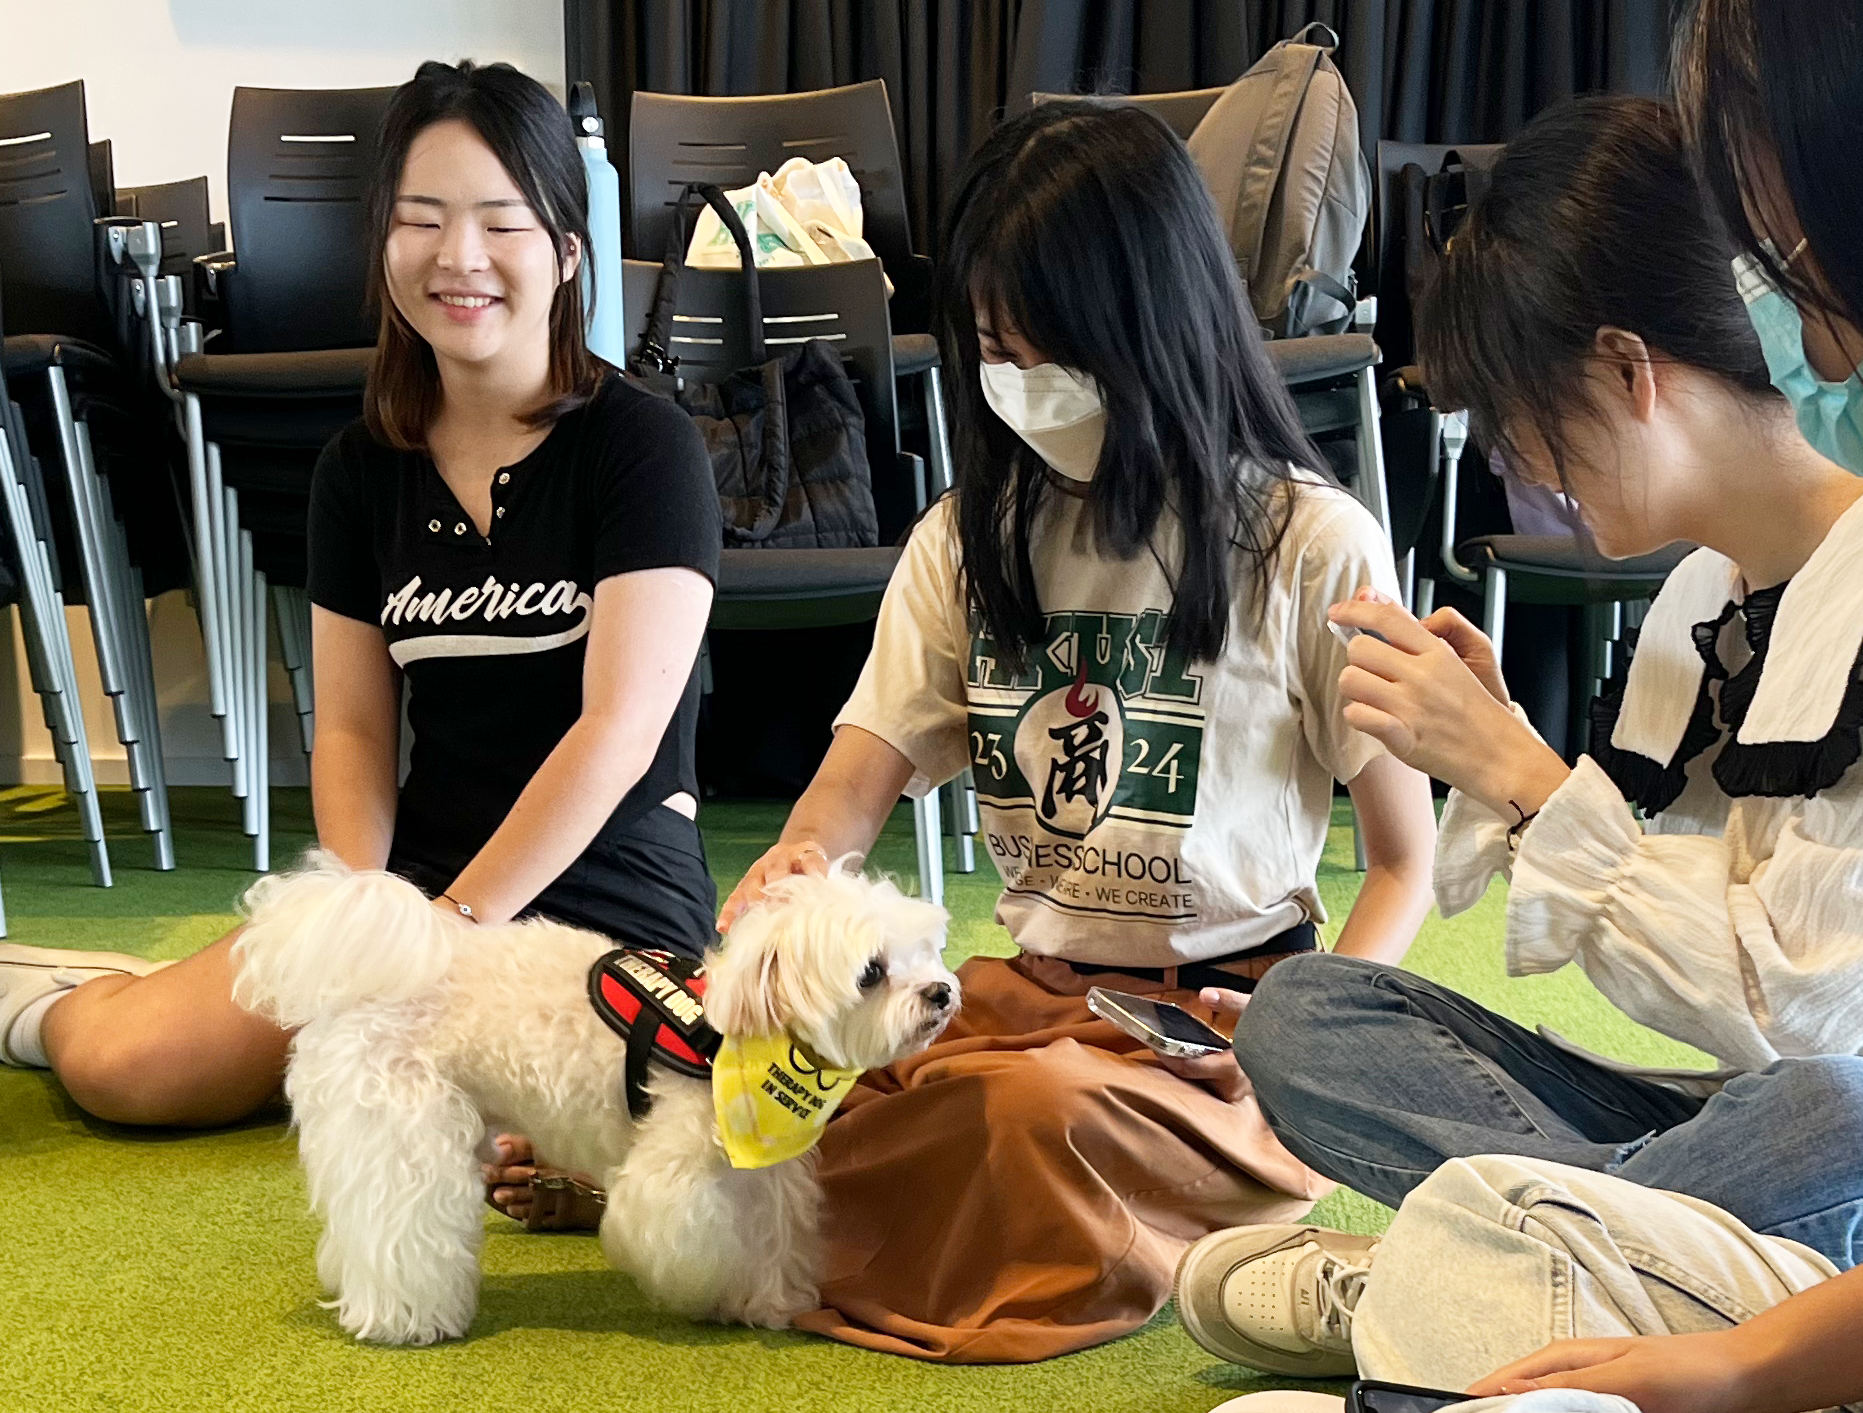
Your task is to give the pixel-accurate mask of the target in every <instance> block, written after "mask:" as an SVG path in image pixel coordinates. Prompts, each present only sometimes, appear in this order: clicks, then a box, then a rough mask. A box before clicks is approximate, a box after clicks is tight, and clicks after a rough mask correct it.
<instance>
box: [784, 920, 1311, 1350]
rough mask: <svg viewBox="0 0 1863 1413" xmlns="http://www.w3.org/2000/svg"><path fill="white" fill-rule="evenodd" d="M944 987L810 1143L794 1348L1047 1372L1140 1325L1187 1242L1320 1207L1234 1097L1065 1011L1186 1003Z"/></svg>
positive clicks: (1195, 1008)
mask: <svg viewBox="0 0 1863 1413" xmlns="http://www.w3.org/2000/svg"><path fill="white" fill-rule="evenodd" d="M1278 960H1280V959H1279V958H1278V957H1268V958H1264V959H1263V960H1262V961H1261V962H1260V963H1258V964H1256V966H1257V967H1258V968H1259V972H1265V971H1266V970H1267V968H1268V967H1269V966H1271V965H1272V964H1273V963H1274V962H1275V961H1278ZM1235 970H1237V971H1238V972H1239V973H1242V974H1245V975H1246V974H1249V973H1248V971H1247V970H1246V969H1245V968H1242V967H1237V968H1235ZM1259 972H1257V973H1256V974H1259ZM959 976H960V977H961V978H962V980H963V983H964V1003H963V1009H962V1011H961V1012H960V1013H959V1014H958V1016H957V1018H956V1020H955V1021H954V1022H953V1023H952V1025H951V1027H950V1029H949V1030H947V1031H946V1032H945V1034H944V1035H943V1036H942V1037H940V1039H939V1041H938V1043H937V1044H935V1045H933V1046H932V1047H931V1049H929V1050H927V1051H925V1052H924V1053H923V1054H920V1055H915V1056H913V1057H912V1058H911V1059H909V1060H906V1061H903V1062H902V1063H900V1064H897V1065H894V1066H893V1067H891V1068H890V1069H887V1070H879V1071H874V1072H872V1073H870V1074H868V1075H866V1076H865V1077H864V1078H863V1079H862V1080H861V1082H860V1083H859V1084H858V1085H856V1086H855V1088H854V1090H853V1092H852V1093H850V1094H849V1095H848V1097H847V1099H846V1100H845V1101H844V1102H843V1105H842V1110H841V1113H840V1114H839V1115H837V1116H836V1118H835V1119H834V1121H833V1122H832V1123H830V1124H829V1125H828V1129H827V1131H826V1132H825V1133H824V1134H823V1136H822V1141H821V1147H820V1152H821V1160H820V1173H821V1179H822V1187H823V1226H824V1230H825V1233H826V1244H827V1257H826V1270H825V1278H824V1280H823V1283H822V1291H821V1299H822V1308H821V1309H819V1310H816V1311H813V1312H811V1313H809V1314H806V1315H804V1316H802V1317H801V1318H800V1319H798V1320H797V1321H796V1324H797V1326H798V1327H799V1328H801V1329H806V1330H812V1331H814V1332H815V1333H817V1334H824V1335H828V1336H829V1337H831V1338H833V1339H838V1340H843V1341H845V1342H847V1343H849V1344H857V1345H861V1346H864V1347H865V1348H868V1349H878V1350H884V1351H887V1352H889V1353H893V1354H906V1355H911V1356H912V1357H914V1358H919V1359H931V1360H939V1361H944V1362H948V1363H1021V1362H1026V1361H1030V1360H1035V1359H1046V1358H1048V1357H1049V1356H1051V1355H1055V1354H1065V1353H1067V1352H1068V1351H1070V1350H1075V1349H1082V1348H1085V1347H1086V1346H1088V1345H1092V1344H1099V1343H1102V1342H1103V1341H1105V1340H1109V1339H1115V1338H1117V1337H1118V1336H1120V1335H1123V1334H1126V1333H1128V1332H1129V1331H1131V1330H1134V1329H1136V1328H1138V1327H1139V1326H1140V1325H1142V1324H1144V1323H1145V1322H1146V1321H1147V1320H1149V1319H1150V1318H1151V1317H1152V1316H1153V1315H1155V1314H1156V1313H1157V1312H1158V1310H1159V1309H1160V1308H1161V1307H1162V1306H1163V1305H1164V1303H1165V1301H1166V1300H1168V1299H1169V1298H1170V1295H1171V1281H1172V1276H1173V1274H1174V1272H1175V1270H1176V1266H1177V1259H1178V1257H1179V1255H1180V1254H1181V1253H1182V1252H1183V1250H1184V1248H1185V1246H1187V1245H1188V1244H1189V1243H1190V1242H1192V1241H1195V1240H1196V1239H1197V1238H1198V1237H1201V1236H1204V1235H1206V1234H1207V1233H1209V1232H1211V1231H1216V1230H1218V1229H1220V1228H1223V1227H1231V1226H1241V1225H1245V1224H1248V1223H1254V1222H1289V1221H1298V1220H1300V1219H1301V1218H1302V1217H1304V1216H1305V1215H1306V1213H1307V1212H1308V1210H1309V1209H1310V1208H1311V1207H1312V1205H1313V1203H1314V1202H1315V1201H1316V1200H1317V1199H1318V1198H1320V1197H1322V1196H1324V1195H1325V1194H1326V1193H1327V1192H1328V1191H1330V1190H1331V1188H1332V1184H1331V1183H1329V1182H1328V1181H1326V1180H1325V1179H1324V1178H1322V1177H1320V1176H1319V1175H1318V1174H1317V1173H1315V1172H1313V1171H1312V1170H1311V1169H1309V1168H1308V1167H1306V1165H1305V1164H1303V1163H1301V1162H1299V1161H1298V1160H1296V1159H1295V1158H1294V1157H1293V1155H1292V1154H1290V1153H1289V1152H1288V1151H1287V1150H1286V1149H1285V1148H1283V1147H1282V1146H1281V1144H1280V1141H1279V1140H1278V1139H1276V1138H1275V1136H1274V1134H1273V1133H1272V1132H1271V1131H1270V1130H1269V1128H1268V1124H1267V1121H1266V1120H1265V1119H1264V1118H1263V1117H1262V1114H1261V1110H1260V1109H1259V1108H1258V1107H1257V1105H1256V1103H1255V1099H1254V1097H1253V1096H1252V1095H1250V1096H1248V1097H1245V1098H1243V1099H1241V1100H1239V1101H1237V1102H1235V1103H1227V1102H1225V1101H1223V1100H1221V1099H1218V1098H1217V1097H1216V1096H1215V1095H1214V1094H1212V1093H1211V1092H1210V1091H1209V1090H1207V1089H1205V1088H1203V1087H1202V1086H1201V1085H1198V1084H1193V1083H1191V1082H1189V1081H1187V1080H1184V1079H1180V1078H1178V1077H1177V1076H1176V1075H1174V1074H1172V1073H1171V1072H1170V1071H1168V1070H1166V1069H1165V1068H1164V1067H1163V1066H1162V1065H1160V1064H1159V1063H1158V1060H1157V1057H1156V1056H1155V1055H1153V1054H1152V1052H1151V1051H1150V1050H1148V1049H1146V1048H1145V1047H1144V1046H1143V1045H1141V1044H1139V1042H1137V1041H1136V1040H1133V1039H1132V1038H1130V1037H1129V1036H1127V1035H1126V1034H1124V1033H1123V1032H1122V1031H1120V1030H1118V1029H1116V1028H1115V1027H1114V1026H1112V1025H1110V1024H1108V1023H1107V1022H1105V1021H1102V1020H1101V1019H1099V1018H1098V1017H1097V1016H1095V1015H1094V1014H1093V1013H1092V1012H1091V1011H1089V1010H1088V1009H1087V1002H1086V993H1087V989H1088V988H1089V987H1090V986H1093V985H1105V986H1108V987H1111V988H1114V989H1117V990H1122V991H1131V992H1135V993H1138V994H1142V995H1154V996H1158V997H1161V998H1163V999H1168V1000H1172V1001H1176V1002H1177V1003H1178V1004H1179V1005H1182V1006H1184V1007H1185V1008H1186V1009H1187V1010H1190V1011H1192V1012H1194V1013H1196V1014H1198V1015H1200V1016H1202V1017H1203V1018H1204V1019H1209V1018H1210V1016H1209V1011H1208V1010H1207V1008H1205V1007H1203V1006H1202V1005H1201V1004H1200V1003H1199V1002H1198V1001H1197V999H1196V993H1195V992H1194V991H1182V990H1168V989H1166V988H1165V987H1163V986H1161V985H1160V984H1159V983H1158V982H1155V981H1143V980H1138V979H1136V978H1131V977H1124V976H1120V975H1118V974H1107V975H1103V976H1102V975H1096V976H1093V977H1083V976H1080V975H1079V974H1077V973H1076V972H1074V971H1073V970H1072V968H1070V967H1068V966H1066V965H1065V964H1063V963H1061V962H1058V961H1055V960H1053V959H1051V958H1043V957H1033V956H1027V955H1024V956H1020V957H1016V958H1014V959H1012V960H1007V961H1005V960H1002V959H1000V958H983V957H980V958H975V959H973V960H972V961H970V962H968V963H966V964H965V965H964V967H963V968H962V970H961V971H960V972H959ZM1245 1023H1246V1022H1245Z"/></svg>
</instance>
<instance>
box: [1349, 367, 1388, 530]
mask: <svg viewBox="0 0 1863 1413" xmlns="http://www.w3.org/2000/svg"><path fill="white" fill-rule="evenodd" d="M1376 374H1377V370H1376V369H1375V368H1361V369H1359V371H1358V375H1357V378H1356V381H1357V384H1358V485H1357V487H1356V488H1355V489H1356V490H1357V491H1358V498H1359V499H1360V500H1361V501H1363V502H1364V504H1365V508H1366V509H1367V510H1369V511H1370V512H1371V513H1372V515H1373V516H1374V517H1376V519H1377V521H1378V524H1379V526H1380V527H1381V528H1382V529H1383V530H1384V537H1385V539H1387V540H1388V539H1390V538H1391V493H1390V488H1389V487H1388V486H1387V485H1386V484H1385V479H1384V439H1383V437H1382V436H1381V435H1380V434H1379V431H1378V381H1377V376H1376Z"/></svg>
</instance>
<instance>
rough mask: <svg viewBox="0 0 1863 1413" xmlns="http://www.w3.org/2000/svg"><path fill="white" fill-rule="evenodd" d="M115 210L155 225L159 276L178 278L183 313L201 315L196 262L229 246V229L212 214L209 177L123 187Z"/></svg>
mask: <svg viewBox="0 0 1863 1413" xmlns="http://www.w3.org/2000/svg"><path fill="white" fill-rule="evenodd" d="M116 209H117V211H118V212H119V213H120V214H121V215H124V216H132V217H134V218H136V219H137V220H139V221H153V222H154V223H155V225H156V228H157V229H158V230H159V231H161V233H162V254H161V260H160V263H159V265H158V266H157V270H156V273H157V274H158V275H164V276H166V275H177V276H179V277H180V278H181V281H182V285H181V288H182V291H183V298H184V300H185V304H184V306H183V308H184V311H185V312H186V313H187V314H188V315H194V314H196V313H198V312H199V307H200V300H199V295H198V293H197V289H196V280H197V278H198V277H199V276H200V273H201V272H200V271H199V270H198V268H197V267H196V266H195V264H194V262H195V261H196V260H198V259H199V258H200V257H201V256H203V255H212V254H214V253H215V252H216V251H220V250H223V249H225V247H226V230H225V228H224V227H223V226H221V225H220V224H219V223H218V222H216V221H214V220H213V219H212V216H211V215H210V213H209V208H208V202H207V178H205V177H192V178H189V179H188V180H187V181H179V182H161V183H158V184H156V185H154V186H131V187H123V188H121V189H119V190H118V192H117V194H116Z"/></svg>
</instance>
